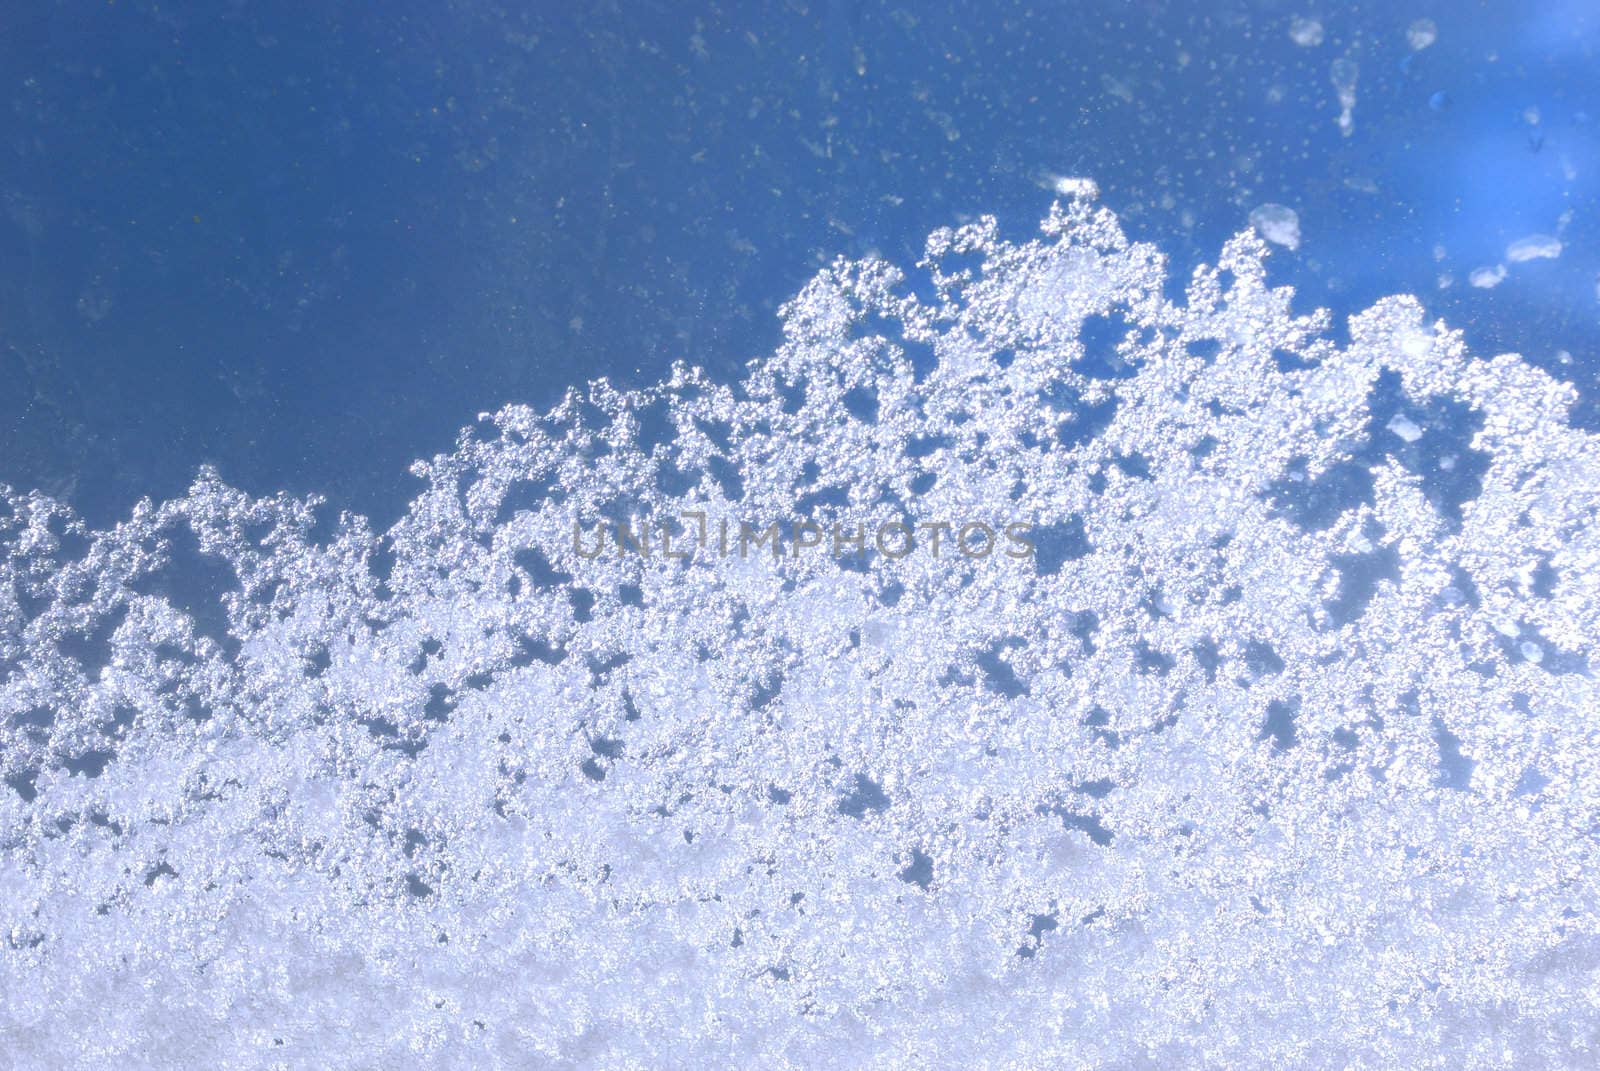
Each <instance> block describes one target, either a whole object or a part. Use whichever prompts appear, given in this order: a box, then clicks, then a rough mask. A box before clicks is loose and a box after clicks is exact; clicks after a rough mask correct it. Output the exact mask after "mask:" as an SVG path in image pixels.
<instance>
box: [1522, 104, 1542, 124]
mask: <svg viewBox="0 0 1600 1071" xmlns="http://www.w3.org/2000/svg"><path fill="white" fill-rule="evenodd" d="M1539 120H1540V115H1539V106H1538V105H1537V104H1530V105H1528V106H1527V107H1526V108H1524V109H1522V121H1523V122H1524V123H1527V124H1528V125H1529V126H1538V125H1539Z"/></svg>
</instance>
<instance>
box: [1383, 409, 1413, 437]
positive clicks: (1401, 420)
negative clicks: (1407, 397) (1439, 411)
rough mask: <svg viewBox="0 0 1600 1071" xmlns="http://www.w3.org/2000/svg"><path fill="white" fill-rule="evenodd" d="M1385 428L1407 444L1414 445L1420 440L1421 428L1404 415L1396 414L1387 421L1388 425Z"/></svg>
mask: <svg viewBox="0 0 1600 1071" xmlns="http://www.w3.org/2000/svg"><path fill="white" fill-rule="evenodd" d="M1385 427H1387V428H1388V429H1389V430H1390V431H1392V432H1394V433H1395V434H1396V435H1398V436H1400V438H1402V439H1404V440H1405V441H1406V442H1408V443H1414V442H1416V441H1417V440H1418V439H1420V438H1422V428H1420V427H1419V426H1418V425H1417V422H1416V421H1414V420H1412V419H1411V418H1410V417H1408V416H1406V415H1405V414H1404V413H1396V414H1395V415H1394V416H1393V417H1391V418H1390V419H1389V423H1388V424H1386V425H1385Z"/></svg>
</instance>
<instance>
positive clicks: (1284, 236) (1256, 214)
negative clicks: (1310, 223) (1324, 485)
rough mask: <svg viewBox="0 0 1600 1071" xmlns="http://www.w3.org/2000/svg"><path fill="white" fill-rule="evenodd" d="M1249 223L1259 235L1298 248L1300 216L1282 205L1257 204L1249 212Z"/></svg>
mask: <svg viewBox="0 0 1600 1071" xmlns="http://www.w3.org/2000/svg"><path fill="white" fill-rule="evenodd" d="M1250 225H1251V226H1253V227H1255V229H1256V230H1258V231H1260V232H1261V237H1263V238H1265V239H1266V240H1267V241H1269V242H1274V243H1276V244H1278V245H1281V246H1286V247H1287V248H1289V249H1299V248H1300V216H1299V215H1298V214H1297V213H1296V212H1295V210H1294V209H1292V208H1287V207H1285V206H1284V205H1276V204H1265V205H1259V206H1257V207H1256V208H1255V209H1254V210H1252V211H1251V213H1250Z"/></svg>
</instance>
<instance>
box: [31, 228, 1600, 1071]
mask: <svg viewBox="0 0 1600 1071" xmlns="http://www.w3.org/2000/svg"><path fill="white" fill-rule="evenodd" d="M1267 251H1268V246H1267V245H1266V243H1265V242H1264V241H1263V240H1262V238H1261V237H1260V236H1259V235H1257V234H1256V233H1254V232H1253V231H1246V232H1244V233H1241V234H1239V235H1238V236H1236V237H1235V238H1233V239H1232V240H1231V241H1229V242H1228V243H1227V245H1226V247H1225V248H1224V250H1223V251H1222V255H1221V257H1220V259H1219V260H1218V261H1217V263H1216V264H1215V265H1214V266H1208V267H1201V268H1200V269H1198V270H1196V271H1195V272H1194V273H1193V275H1192V277H1191V278H1190V279H1188V280H1187V285H1186V289H1184V288H1181V287H1180V288H1173V287H1169V285H1168V279H1167V278H1166V267H1165V265H1166V262H1165V260H1164V258H1163V256H1162V255H1161V254H1160V252H1158V251H1157V250H1156V249H1155V248H1153V247H1152V246H1150V245H1147V244H1143V243H1138V242H1132V241H1130V240H1128V238H1127V237H1126V236H1125V235H1124V234H1123V232H1122V230H1121V229H1120V227H1119V225H1118V222H1117V220H1116V219H1115V217H1114V216H1113V215H1112V214H1111V213H1110V212H1108V211H1107V210H1105V209H1104V208H1101V207H1099V206H1097V205H1095V204H1094V203H1093V202H1092V201H1090V200H1088V199H1087V198H1075V199H1073V200H1072V201H1070V202H1069V203H1067V204H1065V205H1064V206H1058V207H1057V208H1056V209H1055V210H1054V211H1053V212H1052V213H1051V215H1050V216H1049V218H1048V219H1047V220H1046V221H1045V223H1044V227H1043V234H1042V235H1041V236H1040V237H1039V238H1038V239H1036V240H1032V241H1023V242H1015V241H1011V240H1008V239H1006V238H1004V237H1002V236H1001V233H1000V229H999V226H998V224H997V223H996V222H995V221H994V220H993V219H988V218H985V219H981V220H979V221H977V222H974V223H971V224H969V225H966V226H962V227H959V228H955V229H946V230H940V231H938V232H936V233H935V234H934V235H933V236H932V237H931V238H930V239H929V242H928V246H927V256H926V259H925V260H924V261H923V262H922V263H921V264H920V265H919V266H918V268H917V269H916V271H915V272H908V271H907V270H903V269H901V268H898V267H895V266H893V265H891V264H888V263H886V262H884V261H882V260H877V259H868V260H862V261H848V260H840V261H837V262H835V263H834V264H832V265H831V266H830V267H828V268H827V269H825V270H823V271H821V272H820V273H819V274H818V275H817V276H816V277H815V278H814V279H813V280H812V281H811V282H810V284H809V285H807V286H806V287H805V289H804V290H803V292H802V293H800V294H799V295H798V296H797V297H796V298H795V299H794V300H793V301H791V302H790V303H789V304H788V305H786V306H785V307H784V309H783V312H782V317H783V330H784V341H783V343H782V344H781V345H780V346H779V347H778V348H777V349H776V351H775V352H774V353H772V354H771V355H770V356H768V357H766V358H765V359H762V360H760V361H757V362H754V363H753V364H752V365H751V366H750V368H749V370H748V374H747V375H746V376H745V377H744V379H743V380H742V381H741V382H738V383H736V384H726V383H719V382H716V381H713V380H711V379H709V378H707V377H706V376H704V375H703V374H701V373H700V372H698V371H696V370H694V369H692V368H688V367H683V366H680V367H678V368H676V369H675V370H674V371H673V373H672V375H671V376H670V377H669V378H668V379H667V381H665V382H663V383H661V384H660V385H658V386H656V387H654V388H651V389H647V390H639V391H621V390H618V389H616V388H614V387H612V386H610V385H609V384H606V383H604V382H599V383H595V384H591V385H590V386H589V387H588V388H586V389H583V390H573V391H572V392H571V393H570V394H569V395H568V396H567V397H566V398H565V399H564V400H563V401H562V402H561V403H560V404H559V405H557V406H555V407H554V408H552V409H551V410H549V411H547V412H539V411H535V410H533V409H530V408H528V407H525V406H520V405H511V406H507V407H506V408H504V409H502V410H500V411H499V412H497V413H494V414H492V415H490V416H487V417H486V418H484V419H483V420H481V421H480V422H479V423H478V424H477V425H476V426H474V427H472V428H469V429H467V430H465V431H463V432H462V434H461V435H460V437H459V439H458V441H457V442H456V445H455V447H454V449H452V450H450V451H448V452H445V453H441V454H439V455H437V456H435V457H433V458H431V459H428V460H426V461H421V462H418V463H417V465H416V466H415V467H414V472H415V474H416V475H417V476H418V477H419V478H420V480H421V481H422V489H421V490H420V492H419V494H418V495H417V497H416V499H415V501H414V502H413V503H412V505H411V507H410V509H409V511H408V512H407V514H406V515H405V516H404V517H403V518H402V519H401V520H400V521H399V522H398V523H397V524H396V525H395V526H394V527H393V528H392V529H390V530H389V531H387V532H384V533H378V532H375V531H373V530H372V529H371V527H370V526H369V525H368V524H367V522H366V521H365V520H363V519H362V518H360V517H358V516H353V515H351V514H348V513H346V514H339V515H336V516H335V515H333V514H330V513H329V511H328V509H327V507H326V506H325V505H323V504H321V503H319V502H317V501H315V500H305V499H297V498H294V497H291V496H288V495H277V496H271V497H267V498H254V497H251V496H248V495H246V494H244V493H242V492H240V491H238V490H236V489H233V488H231V487H229V486H228V485H227V484H226V483H224V482H223V481H222V480H221V478H220V477H219V475H218V474H217V473H215V472H211V471H204V472H202V474H201V475H200V478H199V479H198V480H197V481H196V482H195V484H194V485H193V487H192V488H191V489H190V490H189V492H188V493H187V494H186V495H184V496H183V497H181V498H178V499H176V500H173V501H169V502H165V503H159V504H158V503H153V502H144V503H142V504H141V505H139V506H138V507H137V508H136V509H134V510H133V511H132V513H131V514H130V515H129V516H128V517H126V518H125V519H124V520H123V521H122V522H121V523H120V524H118V525H116V526H114V527H111V528H108V529H106V530H102V531H96V530H93V529H91V528H89V527H87V526H86V525H85V524H84V523H83V522H82V521H81V520H79V519H78V518H77V517H76V516H75V515H74V514H73V513H72V512H71V511H69V510H68V509H67V508H66V507H64V506H63V505H61V504H59V503H57V502H55V501H52V500H51V499H50V498H48V497H46V496H44V495H41V494H37V493H23V492H14V491H4V492H3V493H0V741H3V746H0V775H3V778H4V782H5V784H4V786H0V797H3V798H0V853H3V862H0V888H3V893H0V912H3V918H0V930H3V932H4V933H5V935H6V940H5V943H4V945H3V947H0V986H3V990H4V992H5V993H6V999H5V1000H4V1002H0V1046H3V1050H0V1051H4V1053H5V1055H6V1057H7V1060H8V1061H9V1062H10V1063H12V1064H14V1065H15V1066H18V1067H29V1068H32V1067H39V1068H51V1067H73V1068H128V1067H152V1068H154V1067H162V1068H165V1067H175V1066H194V1067H216V1068H230V1067H239V1068H261V1067H318V1068H345V1067H351V1068H353V1067H407V1068H428V1067H441V1068H442V1067H650V1068H655V1067H662V1068H676V1067H774V1068H777V1067H790V1068H801V1067H885V1068H890V1067H907V1068H925V1067H951V1068H965V1067H979V1066H996V1067H999V1066H1005V1067H1052V1068H1055V1067H1072V1068H1130V1067H1369V1068H1379V1067H1446V1066H1448V1067H1491V1066H1493V1067H1504V1066H1518V1067H1582V1066H1594V1064H1595V1061H1596V1058H1597V1052H1596V1042H1595V1038H1596V1037H1600V1010H1597V1007H1596V997H1595V991H1594V985H1593V978H1594V977H1595V972H1596V970H1597V969H1600V952H1597V949H1600V871H1597V868H1596V865H1595V851H1594V831H1595V829H1596V828H1600V803H1597V800H1600V796H1597V795H1596V793H1595V791H1594V785H1593V771H1594V770H1595V769H1596V767H1597V763H1600V738H1597V736H1596V735H1595V733H1594V732H1593V716H1592V715H1593V711H1595V710H1596V709H1600V691H1597V687H1596V683H1595V678H1594V676H1593V671H1592V667H1591V665H1590V658H1591V651H1590V645H1591V638H1592V637H1594V636H1596V635H1600V526H1597V525H1596V523H1595V522H1596V511H1597V510H1600V444H1597V442H1596V440H1595V439H1594V437H1592V436H1591V435H1589V434H1588V433H1586V432H1584V431H1582V430H1579V429H1577V428H1575V427H1573V426H1571V425H1570V424H1569V423H1568V422H1567V419H1566V414H1567V411H1568V409H1569V407H1570V406H1571V405H1572V404H1573V403H1574V401H1575V394H1574V392H1573V390H1572V388H1570V387H1569V386H1567V385H1566V384H1564V383H1562V382H1560V381H1558V380H1555V379H1552V378H1551V377H1549V376H1548V375H1546V374H1545V373H1543V372H1541V371H1540V370H1538V369H1537V368H1534V367H1532V366H1531V365H1529V364H1527V363H1525V362H1523V361H1522V360H1521V359H1519V358H1517V357H1515V356H1499V357H1494V358H1492V359H1487V360H1485V359H1477V358H1474V357H1473V356H1471V355H1469V354H1468V352H1467V350H1466V348H1465V346H1464V344H1463V342H1462V339H1461V336H1460V335H1459V334H1458V333H1456V332H1454V331H1451V330H1449V329H1447V328H1446V327H1444V326H1443V325H1441V324H1430V323H1428V322H1427V321H1426V320H1425V318H1424V315H1423V310H1422V307H1421V306H1420V305H1419V304H1418V302H1416V301H1415V300H1414V299H1411V298H1407V297H1401V298H1389V299H1385V300H1384V301H1382V302H1380V303H1379V304H1378V305H1376V306H1375V307H1373V308H1372V309H1370V310H1369V311H1367V312H1365V313H1362V314H1361V315H1359V316H1356V317H1354V318H1353V319H1352V320H1351V321H1350V323H1349V325H1348V332H1347V333H1345V332H1342V331H1341V332H1340V333H1339V335H1338V336H1337V337H1338V339H1340V340H1343V341H1336V338H1335V335H1334V332H1333V327H1334V325H1333V323H1332V319H1331V317H1330V316H1329V315H1328V314H1327V313H1326V312H1321V311H1318V312H1312V313H1310V314H1301V313H1298V312H1296V311H1295V308H1294V303H1293V301H1292V300H1291V298H1292V295H1291V292H1290V291H1289V290H1288V289H1286V288H1274V287H1271V286H1269V285H1268V284H1267V281H1266V274H1265V267H1264V258H1265V257H1266V255H1267ZM1180 289H1183V293H1182V296H1181V299H1179V298H1178V297H1177V295H1178V292H1179V290H1180ZM1422 336H1426V337H1427V338H1429V339H1431V343H1430V344H1429V345H1428V346H1426V347H1420V346H1417V345H1408V344H1407V340H1415V339H1417V338H1419V337H1422ZM1401 411H1404V412H1412V413H1419V414H1427V419H1428V422H1429V426H1430V428H1437V429H1439V430H1438V432H1437V434H1436V436H1430V437H1429V439H1428V440H1422V441H1417V440H1415V439H1413V438H1412V437H1411V436H1408V435H1405V434H1399V435H1398V437H1396V436H1395V435H1388V434H1383V433H1382V430H1381V429H1382V428H1383V427H1385V426H1386V425H1387V426H1388V427H1390V429H1391V430H1395V429H1396V428H1402V429H1403V428H1405V427H1406V425H1405V424H1403V423H1396V422H1395V420H1394V414H1395V413H1397V412H1401ZM1405 419H1409V418H1405ZM1435 437H1436V438H1438V439H1439V441H1440V442H1442V443H1444V444H1445V445H1446V446H1447V447H1448V452H1449V454H1450V455H1451V456H1454V457H1458V458H1459V464H1458V465H1457V466H1456V467H1455V469H1454V470H1453V471H1452V472H1451V473H1450V475H1449V477H1448V479H1445V478H1441V476H1440V472H1441V471H1442V468H1443V466H1442V464H1435V460H1436V457H1437V455H1436V452H1435V451H1434V450H1433V449H1431V448H1430V447H1429V442H1430V440H1431V439H1433V438H1435ZM697 517H704V518H706V519H707V526H708V528H713V529H714V526H715V523H716V521H717V520H718V519H725V518H728V517H738V518H747V519H749V520H751V521H752V522H755V521H760V522H763V523H764V522H766V521H774V522H776V521H783V520H785V519H786V518H795V517H801V518H806V519H812V520H815V521H816V522H817V523H819V524H828V525H832V524H836V523H837V524H841V525H853V524H856V523H878V522H882V521H884V520H896V521H900V520H914V521H934V520H939V521H949V522H961V523H964V522H968V521H971V522H979V521H981V522H985V523H988V524H991V525H1001V524H1004V523H1007V522H1011V521H1018V522H1026V523H1028V524H1031V525H1033V526H1034V527H1033V528H1032V532H1033V539H1034V540H1035V542H1036V551H1035V554H1034V556H1033V557H1032V558H1031V559H1023V560H1018V559H1012V558H1002V556H1000V555H998V554H996V555H994V556H992V557H990V558H985V559H981V560H974V559H969V558H966V557H963V556H960V555H956V554H952V553H950V552H949V551H948V549H947V550H946V552H945V553H944V554H943V555H942V556H937V557H936V556H935V555H933V554H932V553H918V554H910V555H906V556H901V557H890V556H889V555H887V554H879V553H875V552H870V551H867V552H863V553H861V554H858V555H855V556H853V557H847V558H834V557H832V556H831V555H827V554H817V553H812V552H806V551H803V550H802V548H800V547H799V546H798V543H799V540H796V541H795V543H796V545H795V546H793V547H791V546H788V545H787V543H786V542H777V543H775V544H774V546H775V547H776V548H777V551H776V554H775V555H768V554H765V553H763V554H757V555H753V556H749V557H743V558H742V557H740V556H738V555H718V554H702V555H696V556H694V557H693V558H692V559H688V560H680V559H677V558H670V559H669V558H667V557H665V556H663V555H662V554H661V553H659V552H657V553H654V554H652V555H651V556H649V557H646V556H644V555H643V554H638V553H631V554H624V553H606V554H603V555H599V556H595V557H592V558H591V557H588V556H587V555H586V554H585V553H582V552H581V548H580V547H578V546H575V545H574V541H573V533H574V526H575V525H577V526H579V527H580V528H581V527H584V526H589V527H590V528H591V529H592V526H594V525H596V524H598V523H600V522H601V521H602V520H604V521H606V522H607V523H610V524H617V525H620V524H624V523H627V524H639V523H642V522H644V521H647V520H648V521H651V522H652V523H654V522H664V521H665V520H666V519H675V520H676V523H681V524H682V525H683V526H684V528H683V531H684V533H685V538H686V539H687V538H692V536H691V535H690V533H691V532H692V531H693V530H694V528H695V526H697V524H698V521H697ZM1535 650H1536V651H1537V655H1536V656H1535V654H1534V653H1533V652H1534V651H1535Z"/></svg>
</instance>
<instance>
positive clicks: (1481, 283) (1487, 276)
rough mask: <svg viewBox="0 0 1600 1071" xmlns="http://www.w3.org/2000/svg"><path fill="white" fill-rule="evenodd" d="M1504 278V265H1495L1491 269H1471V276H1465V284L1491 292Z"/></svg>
mask: <svg viewBox="0 0 1600 1071" xmlns="http://www.w3.org/2000/svg"><path fill="white" fill-rule="evenodd" d="M1505 277H1506V267H1505V265H1504V264H1496V265H1495V266H1494V267H1492V268H1473V269H1472V274H1471V275H1469V276H1467V282H1469V283H1471V284H1472V285H1473V286H1475V287H1477V288H1478V289H1479V290H1493V289H1494V288H1495V287H1497V286H1499V285H1500V283H1501V281H1502V280H1503V279H1505Z"/></svg>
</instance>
